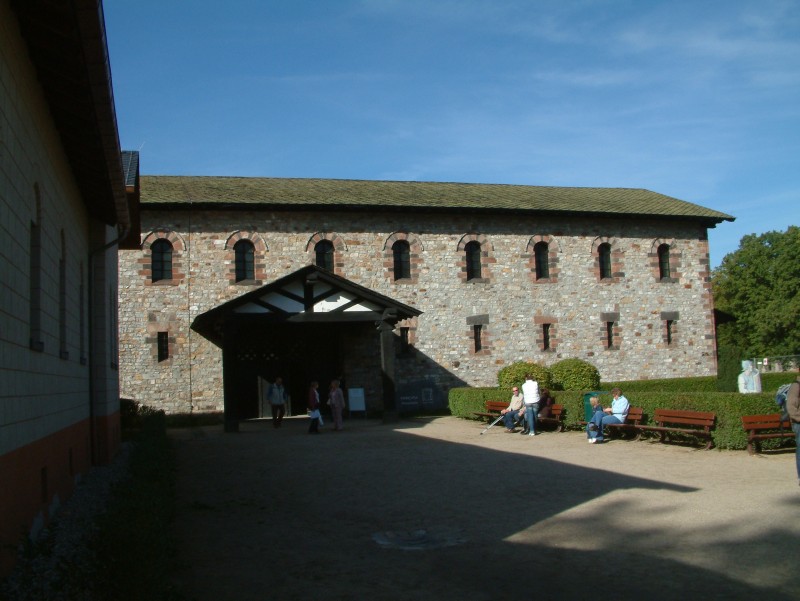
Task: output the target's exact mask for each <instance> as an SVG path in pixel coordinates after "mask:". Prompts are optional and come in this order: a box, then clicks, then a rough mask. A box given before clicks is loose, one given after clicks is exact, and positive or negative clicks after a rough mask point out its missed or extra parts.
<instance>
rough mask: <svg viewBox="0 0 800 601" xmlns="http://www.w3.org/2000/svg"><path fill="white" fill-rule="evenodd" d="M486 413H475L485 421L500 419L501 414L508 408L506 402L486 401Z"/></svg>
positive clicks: (474, 412)
mask: <svg viewBox="0 0 800 601" xmlns="http://www.w3.org/2000/svg"><path fill="white" fill-rule="evenodd" d="M485 405H486V411H473V412H472V413H473V414H474V415H477V416H478V417H481V418H483V419H488V420H489V421H490V422H491V421H494V420H496V419H497V418H498V417H500V412H501V411H502V410H503V409H505V408H506V407H508V403H507V402H506V401H486V403H485Z"/></svg>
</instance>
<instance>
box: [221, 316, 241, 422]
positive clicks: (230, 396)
mask: <svg viewBox="0 0 800 601" xmlns="http://www.w3.org/2000/svg"><path fill="white" fill-rule="evenodd" d="M223 331H224V335H223V342H222V399H223V407H224V420H225V432H238V431H239V415H238V413H239V412H238V407H237V406H236V395H235V390H236V386H235V385H234V380H235V376H234V372H235V371H236V367H235V365H234V363H235V353H234V352H233V345H234V344H235V341H236V331H235V329H234V328H233V326H231V325H230V319H229V320H226V322H225V325H224V326H223Z"/></svg>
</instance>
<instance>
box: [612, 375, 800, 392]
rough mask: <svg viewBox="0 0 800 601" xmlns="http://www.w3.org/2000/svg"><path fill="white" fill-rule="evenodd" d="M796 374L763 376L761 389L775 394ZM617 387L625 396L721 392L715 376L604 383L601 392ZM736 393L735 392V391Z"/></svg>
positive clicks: (792, 380)
mask: <svg viewBox="0 0 800 601" xmlns="http://www.w3.org/2000/svg"><path fill="white" fill-rule="evenodd" d="M796 377H797V373H796V372H791V371H785V372H776V373H766V374H762V375H761V389H762V390H763V391H764V392H772V393H773V394H774V393H775V391H776V390H778V388H779V387H780V386H781V384H789V383H791V382H794V379H795V378H796ZM615 386H617V387H619V388H620V389H622V392H623V393H624V394H625V396H628V393H629V392H630V393H634V392H719V391H718V389H717V379H716V378H715V377H714V376H701V377H697V378H671V379H663V380H632V381H629V382H602V383H601V384H600V389H601V390H611V389H612V388H614V387H615ZM734 392H735V391H734Z"/></svg>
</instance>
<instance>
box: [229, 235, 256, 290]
mask: <svg viewBox="0 0 800 601" xmlns="http://www.w3.org/2000/svg"><path fill="white" fill-rule="evenodd" d="M233 252H234V254H235V255H236V281H237V282H241V281H243V280H254V279H255V277H256V276H255V264H254V257H255V247H254V246H253V243H252V242H250V240H239V241H238V242H237V243H236V244H234V245H233Z"/></svg>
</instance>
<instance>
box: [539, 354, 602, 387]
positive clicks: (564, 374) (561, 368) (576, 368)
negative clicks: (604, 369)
mask: <svg viewBox="0 0 800 601" xmlns="http://www.w3.org/2000/svg"><path fill="white" fill-rule="evenodd" d="M550 373H551V374H552V376H553V388H554V389H556V390H592V389H595V388H599V387H600V372H599V371H597V368H596V367H595V366H594V365H592V364H591V363H588V362H586V361H582V360H581V359H563V360H562V361H558V362H556V363H553V365H551V366H550Z"/></svg>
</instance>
